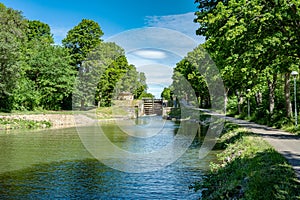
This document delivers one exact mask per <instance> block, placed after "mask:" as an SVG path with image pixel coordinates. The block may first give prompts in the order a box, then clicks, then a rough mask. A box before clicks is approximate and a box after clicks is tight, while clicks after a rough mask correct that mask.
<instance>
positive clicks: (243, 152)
mask: <svg viewBox="0 0 300 200" xmlns="http://www.w3.org/2000/svg"><path fill="white" fill-rule="evenodd" d="M226 128H227V129H226V131H225V133H224V134H223V135H222V137H221V138H220V139H219V141H218V144H217V145H216V148H219V149H224V151H223V152H222V153H220V154H219V155H218V161H219V162H218V163H211V171H210V172H209V173H208V174H207V176H206V177H204V178H203V180H201V181H199V182H197V183H195V184H193V185H192V186H191V187H192V188H193V189H195V190H196V191H198V190H201V191H202V198H203V199H300V183H299V182H298V180H297V178H296V176H295V174H294V171H293V169H292V168H291V166H290V165H289V164H288V163H287V161H286V160H285V158H284V157H282V156H281V155H280V154H279V153H277V152H276V151H275V150H274V149H273V148H272V147H271V146H270V145H269V144H268V143H267V142H265V141H264V140H263V139H262V138H260V137H258V136H255V135H254V134H252V133H250V132H247V131H246V130H245V129H241V128H238V127H237V126H235V125H233V124H226Z"/></svg>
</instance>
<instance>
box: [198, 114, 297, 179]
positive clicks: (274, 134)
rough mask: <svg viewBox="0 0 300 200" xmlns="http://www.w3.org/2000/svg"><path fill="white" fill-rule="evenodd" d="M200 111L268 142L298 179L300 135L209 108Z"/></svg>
mask: <svg viewBox="0 0 300 200" xmlns="http://www.w3.org/2000/svg"><path fill="white" fill-rule="evenodd" d="M200 110H201V111H202V112H205V113H207V114H210V115H212V116H217V117H220V118H223V119H225V120H226V121H230V122H232V123H235V124H238V125H239V126H241V127H244V128H247V129H249V131H250V132H253V133H255V134H257V135H259V136H261V137H263V138H264V139H265V140H266V141H267V142H269V143H270V144H271V145H272V146H273V147H274V149H275V150H276V151H277V152H279V153H280V154H281V155H283V156H284V157H285V158H286V159H287V161H288V162H289V163H290V164H291V165H292V167H293V169H294V170H295V172H296V176H297V177H298V179H299V180H300V136H297V135H294V134H291V133H288V132H285V131H283V130H279V129H275V128H272V127H267V126H264V125H259V124H255V123H253V122H249V121H246V120H241V119H236V118H233V117H227V116H224V115H223V114H219V113H215V112H212V111H210V110H206V109H200Z"/></svg>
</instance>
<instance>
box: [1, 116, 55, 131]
mask: <svg viewBox="0 0 300 200" xmlns="http://www.w3.org/2000/svg"><path fill="white" fill-rule="evenodd" d="M51 126H52V124H51V122H49V121H34V120H23V119H9V118H0V130H1V129H5V130H8V129H36V128H49V127H51Z"/></svg>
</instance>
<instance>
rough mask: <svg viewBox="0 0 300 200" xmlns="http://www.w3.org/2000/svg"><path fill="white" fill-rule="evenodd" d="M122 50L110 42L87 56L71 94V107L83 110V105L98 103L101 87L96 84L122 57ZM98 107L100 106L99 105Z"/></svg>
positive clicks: (103, 43) (101, 44) (98, 46)
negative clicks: (78, 107) (78, 106)
mask: <svg viewBox="0 0 300 200" xmlns="http://www.w3.org/2000/svg"><path fill="white" fill-rule="evenodd" d="M124 54H125V53H124V50H123V49H122V48H121V47H119V46H118V45H116V44H115V43H111V42H108V43H106V42H101V43H100V44H98V45H97V46H96V47H95V48H94V49H93V50H92V51H91V52H90V53H89V54H88V56H87V58H86V60H85V61H84V62H83V63H82V65H81V67H80V68H79V75H78V77H77V79H76V87H75V90H74V93H73V105H74V106H76V105H77V104H80V107H81V109H85V104H86V103H87V104H92V105H93V104H94V103H95V100H96V102H99V103H100V100H101V98H102V87H99V86H98V84H99V82H100V79H101V77H102V75H103V74H104V72H105V70H106V69H107V68H108V66H110V65H111V64H112V63H113V62H114V61H115V60H117V59H118V58H119V57H120V56H124ZM99 105H100V104H99Z"/></svg>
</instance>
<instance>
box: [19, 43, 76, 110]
mask: <svg viewBox="0 0 300 200" xmlns="http://www.w3.org/2000/svg"><path fill="white" fill-rule="evenodd" d="M70 62H71V61H70V56H69V54H68V52H67V50H66V49H64V48H62V47H59V46H52V45H50V44H47V43H40V42H39V41H38V40H32V41H31V42H30V43H28V48H27V54H26V58H25V59H24V65H23V68H22V69H23V75H24V78H22V79H20V80H19V86H20V87H19V88H18V89H17V90H16V91H15V100H16V102H15V109H26V110H32V109H36V108H38V107H41V108H43V109H49V110H59V109H61V104H62V102H63V99H64V98H65V97H67V96H69V95H71V92H72V90H73V84H74V79H75V75H76V71H75V70H74V69H73V67H72V66H71V65H70ZM26 89H30V91H29V92H24V90H26ZM22 92H24V93H22Z"/></svg>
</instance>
